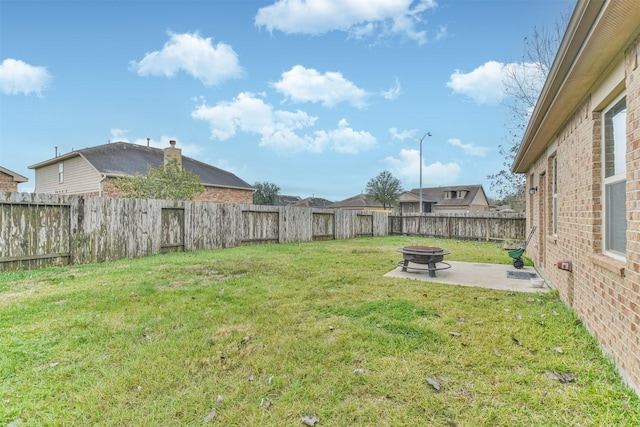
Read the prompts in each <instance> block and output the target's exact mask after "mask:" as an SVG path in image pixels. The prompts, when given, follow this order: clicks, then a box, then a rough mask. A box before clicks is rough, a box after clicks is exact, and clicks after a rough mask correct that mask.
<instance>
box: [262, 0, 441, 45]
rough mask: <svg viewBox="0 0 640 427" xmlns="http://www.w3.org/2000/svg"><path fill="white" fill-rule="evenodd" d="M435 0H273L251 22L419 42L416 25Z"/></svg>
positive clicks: (290, 29)
mask: <svg viewBox="0 0 640 427" xmlns="http://www.w3.org/2000/svg"><path fill="white" fill-rule="evenodd" d="M435 7H437V3H436V1H435V0H418V1H415V0H277V1H276V2H275V3H274V4H272V5H270V6H266V7H263V8H260V9H259V10H258V13H257V14H256V16H255V20H254V22H255V25H256V26H258V27H265V28H266V29H267V30H268V31H269V32H273V31H274V30H279V31H282V32H283V33H290V34H293V33H302V34H324V33H327V32H330V31H345V32H347V33H348V34H349V35H350V36H351V37H354V38H365V37H392V36H402V37H406V38H408V39H411V40H414V41H416V42H417V43H419V44H424V43H426V41H427V35H426V31H424V30H422V31H420V30H418V29H416V27H417V26H418V24H420V23H421V22H422V19H421V14H422V13H423V12H425V11H427V10H429V9H433V8H435Z"/></svg>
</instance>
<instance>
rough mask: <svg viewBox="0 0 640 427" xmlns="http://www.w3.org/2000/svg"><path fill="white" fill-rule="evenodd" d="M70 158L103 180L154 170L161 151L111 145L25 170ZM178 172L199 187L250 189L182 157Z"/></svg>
mask: <svg viewBox="0 0 640 427" xmlns="http://www.w3.org/2000/svg"><path fill="white" fill-rule="evenodd" d="M74 154H75V155H80V156H82V157H84V158H85V159H86V160H87V162H89V163H90V164H91V165H92V166H93V167H94V168H96V170H97V171H98V172H99V173H101V174H104V175H107V176H126V175H135V174H136V173H139V174H142V175H145V174H146V173H147V169H148V167H149V166H151V167H154V168H157V167H159V166H160V165H162V164H163V163H164V150H162V149H159V148H153V147H145V146H144V145H138V144H130V143H127V142H113V143H110V144H104V145H98V146H95V147H90V148H83V149H81V150H75V151H72V152H71V153H67V154H65V155H63V156H59V157H57V158H54V159H51V160H47V161H45V162H42V163H39V164H37V165H33V166H29V167H30V168H36V167H40V166H44V165H46V164H49V163H52V162H56V161H60V160H64V159H65V158H69V157H73V155H74ZM182 168H183V169H185V170H188V171H190V172H193V173H194V174H196V175H198V177H199V178H200V182H201V183H202V184H203V185H207V186H218V187H233V188H247V189H253V187H252V186H251V185H249V184H248V183H247V182H245V181H243V180H242V179H240V178H238V177H237V176H236V175H234V174H232V173H230V172H227V171H225V170H222V169H219V168H217V167H215V166H211V165H208V164H206V163H203V162H200V161H198V160H195V159H192V158H190V157H187V156H182Z"/></svg>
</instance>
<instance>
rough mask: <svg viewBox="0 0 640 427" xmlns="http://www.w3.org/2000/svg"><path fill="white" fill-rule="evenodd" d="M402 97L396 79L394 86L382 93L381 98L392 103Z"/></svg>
mask: <svg viewBox="0 0 640 427" xmlns="http://www.w3.org/2000/svg"><path fill="white" fill-rule="evenodd" d="M400 95H402V88H401V87H400V82H399V81H398V79H396V82H395V84H394V85H393V87H391V88H390V89H389V90H385V91H382V97H383V98H384V99H386V100H388V101H393V100H394V99H397V98H398V97H399V96H400Z"/></svg>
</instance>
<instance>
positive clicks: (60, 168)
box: [58, 162, 64, 184]
mask: <svg viewBox="0 0 640 427" xmlns="http://www.w3.org/2000/svg"><path fill="white" fill-rule="evenodd" d="M58 182H59V183H60V184H62V183H63V182H64V163H63V162H60V163H58Z"/></svg>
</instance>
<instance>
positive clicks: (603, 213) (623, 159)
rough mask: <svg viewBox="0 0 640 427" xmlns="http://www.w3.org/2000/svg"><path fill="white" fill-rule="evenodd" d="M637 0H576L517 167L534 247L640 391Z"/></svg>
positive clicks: (552, 280) (540, 266)
mask: <svg viewBox="0 0 640 427" xmlns="http://www.w3.org/2000/svg"><path fill="white" fill-rule="evenodd" d="M639 148H640V1H638V0H615V1H606V0H579V1H578V3H577V5H576V8H575V10H574V12H573V15H572V17H571V20H570V22H569V25H568V28H567V31H566V34H565V35H564V38H563V40H562V43H561V45H560V49H559V51H558V54H557V56H556V59H555V62H554V63H553V66H552V67H551V70H550V72H549V77H548V79H547V81H546V82H545V85H544V87H543V89H542V92H541V94H540V98H539V99H538V103H537V105H536V107H535V109H534V110H533V112H532V116H531V119H530V122H529V125H528V127H527V129H526V131H525V135H524V138H523V140H522V144H521V146H520V149H519V151H518V153H517V155H516V157H515V159H514V163H513V166H512V171H513V172H517V173H524V174H526V178H527V189H528V190H529V195H528V196H527V222H528V226H529V227H533V226H537V230H536V233H535V234H534V238H533V240H532V241H531V243H530V244H529V246H528V248H527V255H528V256H529V257H531V258H532V259H533V261H534V262H535V265H536V269H537V270H538V271H539V272H540V274H542V275H543V276H544V277H545V278H546V280H547V282H548V283H549V284H550V285H551V286H552V287H554V288H556V289H558V291H559V293H560V296H561V297H562V299H563V300H564V301H565V302H566V303H567V304H568V305H569V306H570V307H572V308H573V309H574V310H575V312H576V313H577V315H578V316H579V317H580V319H581V320H582V323H583V324H584V325H585V326H586V328H587V329H588V330H589V331H590V332H591V333H592V334H593V335H594V336H595V337H596V338H597V339H598V340H599V341H600V344H601V345H602V348H603V350H604V352H605V353H607V354H609V355H611V356H612V358H613V360H614V361H615V363H616V365H617V366H618V368H619V371H620V372H621V374H622V376H623V378H624V379H625V380H626V381H627V382H628V384H629V385H630V386H631V387H633V388H634V389H635V390H636V392H638V393H640V267H639V266H640V246H639V243H638V242H639V241H640V216H638V201H639V200H640V149H639Z"/></svg>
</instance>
